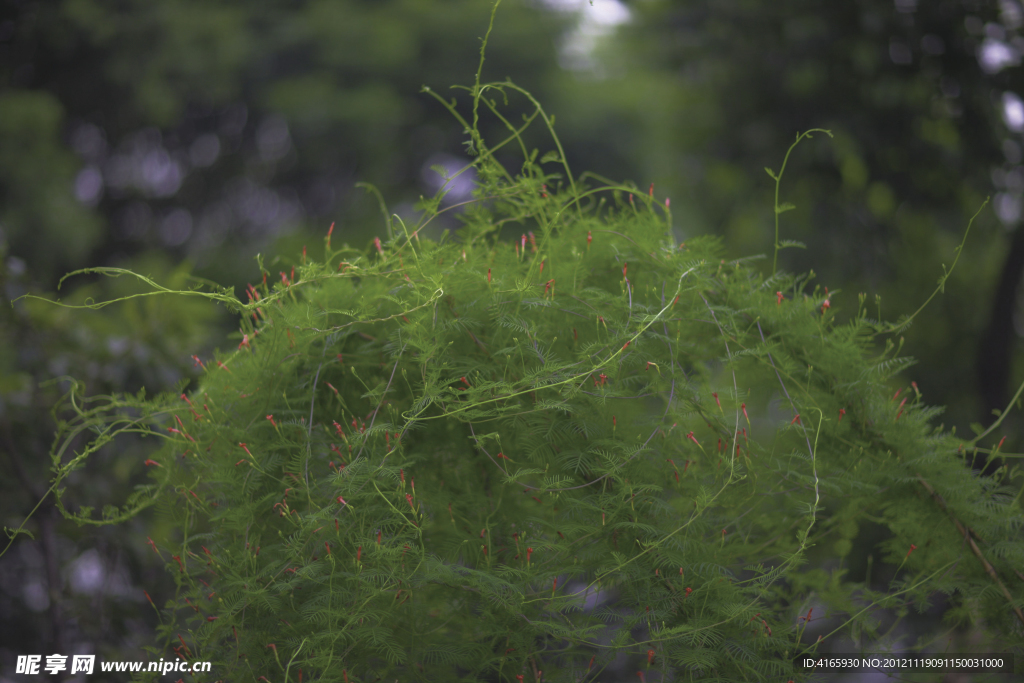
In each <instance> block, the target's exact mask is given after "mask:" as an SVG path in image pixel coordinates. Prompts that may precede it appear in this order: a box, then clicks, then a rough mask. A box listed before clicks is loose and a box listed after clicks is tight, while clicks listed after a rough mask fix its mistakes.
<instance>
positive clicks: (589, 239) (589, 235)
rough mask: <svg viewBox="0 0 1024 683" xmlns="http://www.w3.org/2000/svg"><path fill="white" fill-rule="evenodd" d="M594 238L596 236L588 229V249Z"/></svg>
mask: <svg viewBox="0 0 1024 683" xmlns="http://www.w3.org/2000/svg"><path fill="white" fill-rule="evenodd" d="M593 239H594V236H593V235H591V234H590V231H589V230H587V249H590V242H591V241H592V240H593Z"/></svg>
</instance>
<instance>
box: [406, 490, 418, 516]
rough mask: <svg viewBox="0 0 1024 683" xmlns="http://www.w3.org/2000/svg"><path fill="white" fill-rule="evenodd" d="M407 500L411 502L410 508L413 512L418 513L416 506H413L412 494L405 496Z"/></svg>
mask: <svg viewBox="0 0 1024 683" xmlns="http://www.w3.org/2000/svg"><path fill="white" fill-rule="evenodd" d="M405 499H406V501H408V502H409V507H411V508H412V510H413V512H415V511H416V506H415V505H413V504H412V494H411V493H407V494H405Z"/></svg>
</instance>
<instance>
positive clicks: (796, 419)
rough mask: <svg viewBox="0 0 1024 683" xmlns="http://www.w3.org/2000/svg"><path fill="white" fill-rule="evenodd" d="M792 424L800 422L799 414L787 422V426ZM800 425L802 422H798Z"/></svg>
mask: <svg viewBox="0 0 1024 683" xmlns="http://www.w3.org/2000/svg"><path fill="white" fill-rule="evenodd" d="M794 422H800V414H799V413H797V416H796V417H794V418H793V419H792V420H790V421H789V424H793V423H794ZM800 424H801V425H802V424H803V422H800Z"/></svg>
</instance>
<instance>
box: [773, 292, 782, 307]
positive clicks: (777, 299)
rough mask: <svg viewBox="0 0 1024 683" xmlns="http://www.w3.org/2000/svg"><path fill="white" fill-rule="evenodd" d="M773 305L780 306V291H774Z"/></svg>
mask: <svg viewBox="0 0 1024 683" xmlns="http://www.w3.org/2000/svg"><path fill="white" fill-rule="evenodd" d="M775 305H776V306H781V305H782V292H775Z"/></svg>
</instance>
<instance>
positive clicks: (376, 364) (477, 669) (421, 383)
mask: <svg viewBox="0 0 1024 683" xmlns="http://www.w3.org/2000/svg"><path fill="white" fill-rule="evenodd" d="M485 44H486V39H485ZM470 93H471V95H472V97H473V108H472V111H471V113H470V115H469V116H467V115H466V114H464V113H460V112H459V111H458V110H457V109H456V108H455V106H454V105H449V104H448V103H445V105H446V106H449V108H450V109H451V111H452V113H453V114H455V115H456V116H458V117H459V119H460V121H461V122H462V123H463V124H464V125H465V128H466V131H467V133H468V135H469V139H468V140H467V144H468V145H469V146H470V149H471V150H472V151H473V153H474V155H475V160H474V162H473V166H474V167H475V168H476V171H477V173H478V177H479V179H480V184H479V187H478V189H477V191H476V192H475V198H474V201H473V202H471V203H470V204H468V205H467V206H465V207H463V212H462V213H461V214H460V219H461V220H462V226H461V228H459V230H458V232H457V234H456V235H454V236H453V235H450V234H448V233H445V235H444V236H443V237H442V238H441V239H440V240H437V241H434V240H430V239H427V238H425V237H423V236H422V235H421V234H420V232H421V231H422V229H423V228H424V227H425V226H426V225H428V224H429V223H430V222H431V221H432V220H434V219H435V218H436V217H437V216H438V215H439V214H440V213H441V209H440V208H439V207H440V201H439V198H434V199H433V200H425V201H424V202H423V203H422V206H423V208H424V210H425V215H424V218H423V220H422V221H421V222H420V223H419V224H417V225H415V226H406V225H404V224H403V223H402V221H401V220H394V221H393V222H392V219H390V218H389V219H388V222H387V234H386V235H384V236H382V237H380V238H377V239H375V240H374V243H373V244H372V245H370V246H369V247H367V248H366V249H355V248H352V247H349V246H347V245H343V246H342V247H341V248H335V247H334V246H332V244H331V236H330V235H328V237H327V238H326V240H325V251H324V253H325V260H324V261H323V262H318V261H314V260H312V259H305V258H303V259H302V260H301V261H297V262H296V263H295V265H294V270H292V269H291V268H289V269H287V270H286V271H282V272H279V273H276V274H275V273H273V272H270V271H268V270H267V269H265V268H264V267H263V263H262V261H261V263H260V266H261V270H262V271H263V275H264V278H263V281H262V282H260V283H258V284H257V285H256V286H250V288H249V291H248V296H249V301H248V303H241V302H238V301H235V300H234V299H232V298H231V297H230V296H229V295H227V293H225V292H214V293H208V294H205V296H207V297H209V298H211V299H213V300H217V301H220V302H221V303H224V304H225V305H227V306H228V307H230V308H231V309H232V310H235V311H237V312H238V313H239V314H240V317H241V329H240V331H239V337H238V340H239V345H238V348H237V349H233V350H231V351H230V352H226V353H221V354H219V355H218V356H217V357H216V358H214V359H210V360H207V361H205V366H204V367H205V374H204V376H203V378H202V380H201V382H200V385H199V387H198V389H197V390H195V391H192V392H190V393H188V394H180V395H179V394H178V393H177V392H175V393H174V394H167V395H162V396H160V397H157V398H156V399H146V398H145V397H144V396H143V395H141V394H140V395H139V396H136V397H131V396H119V397H108V398H100V399H94V400H93V401H92V402H91V403H84V402H81V400H80V397H79V396H78V395H77V394H76V393H75V392H72V394H71V395H70V396H69V398H70V399H71V402H69V404H68V406H69V407H71V408H73V409H75V410H76V411H77V418H76V419H75V420H73V421H72V422H69V423H66V424H65V425H63V428H64V432H63V433H62V435H61V437H62V438H58V440H57V442H56V444H55V447H54V451H53V465H54V472H55V484H54V486H55V487H57V488H58V489H59V488H60V487H61V486H63V485H64V482H65V480H66V479H67V478H68V477H69V476H70V475H71V474H72V473H73V472H74V471H75V469H76V468H78V467H81V466H82V464H83V463H84V462H85V460H86V459H87V458H88V456H89V454H90V449H92V448H95V447H97V446H98V445H101V444H102V443H103V442H104V441H106V440H109V439H112V438H115V437H116V436H117V435H118V434H121V433H124V432H132V431H142V432H144V433H149V434H151V435H152V436H155V437H156V438H158V439H160V440H162V441H163V444H162V445H161V446H160V447H159V448H158V449H156V450H155V452H154V453H153V454H152V455H151V456H150V460H147V465H148V466H149V467H150V476H151V479H152V482H151V484H149V485H148V486H145V487H140V488H139V489H138V490H137V492H136V494H135V495H134V496H133V498H132V499H130V500H129V501H127V502H126V503H125V504H124V505H123V506H122V507H121V508H120V509H114V508H112V507H111V508H108V509H106V510H105V511H104V512H103V513H102V514H101V515H100V516H97V515H95V514H94V513H93V511H91V510H87V509H85V508H80V509H78V510H77V511H68V514H69V515H72V516H74V517H75V518H76V519H79V520H80V521H83V522H85V521H88V522H91V523H109V522H114V521H118V520H120V519H122V518H126V517H129V516H131V515H133V514H135V513H136V512H137V511H138V510H140V509H142V508H143V507H144V506H146V505H149V504H152V503H156V504H157V506H158V508H159V509H160V510H161V512H162V513H163V514H166V515H169V516H172V517H173V518H174V519H175V520H176V522H177V524H176V528H177V533H176V534H175V535H172V536H169V537H167V538H162V539H156V540H157V542H158V543H159V545H154V550H156V551H157V552H158V553H160V554H161V557H163V558H164V559H165V560H166V561H167V562H168V567H169V569H170V570H171V572H172V573H173V574H174V576H175V578H176V580H177V582H178V588H179V590H178V594H177V596H176V598H175V600H174V601H173V602H172V603H170V604H168V605H165V606H163V609H162V610H161V614H162V619H163V625H162V626H161V629H160V630H161V634H162V636H163V637H164V639H165V640H166V642H167V644H169V645H171V646H173V647H174V648H175V650H176V651H177V652H178V653H179V654H181V655H182V656H183V657H186V658H188V659H193V658H194V659H199V660H211V661H213V662H214V664H213V676H212V678H223V679H226V680H250V679H252V680H256V679H258V678H259V677H261V676H263V677H266V678H267V679H269V680H279V679H281V678H282V677H283V680H298V677H299V671H300V669H301V670H302V672H303V674H302V675H303V677H304V678H303V680H342V679H347V680H350V681H353V682H355V681H374V680H394V679H396V678H397V679H399V680H434V681H449V680H465V681H471V680H472V681H476V680H481V681H482V680H500V681H514V680H516V679H517V677H518V676H523V677H525V678H526V680H540V678H541V674H540V672H543V678H544V679H545V680H549V681H577V680H581V679H582V678H583V677H585V676H586V675H588V671H589V672H590V674H591V675H594V674H596V673H597V672H599V671H601V670H602V669H604V668H605V667H607V666H608V665H609V664H610V663H611V661H612V660H613V659H614V658H615V657H616V656H617V655H618V654H620V653H626V654H628V655H630V656H632V657H633V658H634V659H635V661H636V662H638V666H640V667H641V668H644V667H646V669H645V670H650V672H651V673H652V675H653V673H654V672H661V674H662V675H663V676H667V675H669V672H674V675H676V676H679V677H680V678H681V679H683V680H784V679H786V678H787V677H788V678H793V679H794V680H798V679H800V678H801V676H802V674H800V673H798V672H796V671H794V669H793V667H792V665H791V663H790V662H791V661H792V659H793V658H794V657H795V656H797V655H798V654H802V653H805V652H809V651H814V650H815V648H816V647H818V645H817V644H816V643H810V642H807V643H805V642H804V641H803V640H802V637H803V635H804V629H805V628H806V623H805V622H802V621H801V620H800V619H799V617H800V616H802V615H803V613H804V612H805V611H806V609H807V605H808V601H809V600H811V599H812V597H814V596H818V599H824V600H826V601H827V602H828V603H829V606H830V609H831V610H832V612H831V613H832V616H833V617H838V618H837V619H836V620H835V624H836V625H835V629H834V630H833V631H831V632H830V633H828V634H826V638H829V639H831V638H834V637H838V636H839V635H844V636H851V635H852V636H854V637H859V634H871V633H874V632H875V629H876V622H875V621H874V620H873V619H872V612H873V611H874V610H875V609H876V608H878V607H880V606H885V607H890V608H895V609H901V608H907V607H909V606H914V607H916V608H923V607H925V606H927V605H928V604H929V603H930V602H931V601H932V599H933V597H932V596H933V595H934V594H935V592H936V591H942V592H943V593H945V594H948V595H949V599H950V600H952V601H954V604H956V605H957V606H958V607H959V608H961V609H962V611H960V612H957V615H958V616H959V617H961V618H963V619H965V620H972V621H976V622H978V621H982V620H983V622H984V623H985V624H986V625H987V627H988V629H989V630H988V632H987V636H988V638H989V639H990V640H991V643H988V645H990V646H991V648H992V650H993V651H994V650H996V649H1005V648H1010V647H1013V648H1017V649H1018V650H1019V649H1020V647H1021V645H1022V642H1021V638H1020V635H1019V629H1015V627H1014V625H1013V621H1012V620H1013V619H1014V611H1013V610H1014V609H1015V610H1017V611H1019V610H1020V607H1021V606H1022V605H1024V601H1022V600H1021V598H1020V597H1015V598H1012V603H1011V604H1008V602H1010V601H1009V600H1008V599H1007V597H1008V596H1007V595H1005V592H1006V589H1005V588H1003V589H1002V592H1001V591H1000V590H999V587H1002V586H1003V583H1002V581H1001V580H999V579H996V580H994V579H993V578H992V577H991V575H990V574H987V573H986V570H985V568H984V567H983V566H982V565H981V564H980V563H978V562H976V561H975V558H974V557H969V556H968V557H964V555H963V552H964V551H963V547H964V539H963V537H962V536H961V535H960V534H959V533H958V531H957V524H961V523H962V524H963V525H966V526H967V527H969V528H970V529H971V530H972V532H973V533H974V534H975V535H976V537H977V538H979V539H984V545H985V548H986V549H987V550H988V555H987V561H988V562H990V563H991V566H992V567H994V569H993V571H994V572H995V573H996V575H997V576H1004V577H1006V576H1009V575H1010V572H1011V570H1012V569H1013V567H1014V566H1020V562H1021V560H1022V559H1024V543H1021V541H1020V519H1021V517H1020V513H1019V503H1018V500H1017V499H1015V498H1014V494H1013V492H1012V491H1010V490H1009V489H1008V488H1007V487H1006V486H1004V485H1002V483H1001V482H1002V481H1003V479H999V478H996V479H987V478H986V479H982V478H979V477H976V476H971V474H970V470H969V469H967V468H966V467H965V464H964V460H963V457H962V454H961V449H960V445H961V442H959V441H957V440H956V439H955V438H954V437H953V436H952V435H950V434H946V433H944V432H942V431H941V430H939V429H936V428H935V427H934V426H933V425H932V424H931V422H930V420H931V419H932V418H933V417H934V416H935V415H936V414H937V411H936V410H934V409H931V408H928V407H927V406H925V405H924V404H923V403H922V401H921V398H920V394H918V393H917V392H916V391H911V390H910V389H907V390H905V391H904V392H903V393H902V395H903V396H904V398H903V400H902V402H899V401H898V398H899V397H898V396H897V397H893V396H892V395H891V389H890V387H889V385H888V384H887V383H886V382H887V380H888V379H889V378H890V377H892V376H893V374H894V373H896V372H897V371H898V370H900V369H902V368H903V367H905V366H906V364H907V362H908V361H907V360H906V359H903V358H900V357H898V356H897V352H898V346H896V345H893V344H890V345H889V346H888V347H887V349H886V351H885V352H884V353H883V354H881V355H880V356H873V355H871V353H870V352H869V350H870V348H871V342H872V340H873V339H874V338H875V337H876V336H877V335H878V334H879V333H880V331H881V330H885V329H888V328H887V327H886V326H884V325H882V324H881V323H879V322H876V321H872V320H870V319H868V317H867V312H866V308H865V307H863V306H861V307H859V308H858V310H857V313H856V315H853V316H852V317H851V320H850V321H849V322H848V323H846V324H839V323H837V322H836V320H835V306H834V305H833V303H832V302H833V300H836V301H837V302H838V301H842V299H841V298H837V297H839V293H838V292H836V291H832V292H829V291H828V290H827V289H826V290H825V291H823V292H822V291H820V289H819V288H817V287H815V288H811V286H810V284H809V282H810V278H809V277H806V276H793V275H789V274H785V273H774V274H771V275H770V276H769V277H765V276H764V275H762V274H760V272H759V271H757V270H755V269H754V268H752V267H751V265H750V263H749V262H748V261H746V260H740V261H729V262H727V261H725V260H723V259H722V258H721V249H720V246H719V244H718V242H717V241H716V240H715V239H712V238H697V239H692V240H688V241H687V242H686V243H685V244H677V243H676V240H675V239H674V238H673V234H672V229H671V213H670V211H669V203H668V201H667V200H666V201H665V202H664V205H663V204H662V203H661V202H660V201H656V200H655V199H654V196H653V188H652V190H651V191H649V192H644V191H642V190H640V189H638V188H636V187H634V186H630V185H617V184H609V183H597V182H596V181H595V180H593V179H590V180H588V179H587V178H586V177H585V176H583V177H580V178H574V177H573V176H572V174H571V173H570V171H569V168H568V165H567V164H566V163H565V162H564V158H565V155H564V154H563V153H562V151H561V150H559V151H558V153H557V154H556V155H555V156H547V155H545V156H542V157H540V159H541V161H539V162H538V161H536V159H537V158H538V156H539V155H538V154H537V153H536V152H535V151H531V150H529V149H528V148H527V146H526V145H525V144H524V143H523V141H522V137H521V133H522V129H523V128H525V127H526V126H528V125H529V124H530V123H531V122H533V121H535V120H539V121H541V122H543V123H545V124H546V125H547V127H548V129H549V130H550V131H551V132H552V133H553V130H554V129H553V120H552V119H551V117H549V116H548V115H547V114H546V113H545V112H544V111H543V109H542V108H541V107H540V105H539V104H537V103H536V102H535V101H534V100H533V99H532V97H530V96H529V95H528V94H527V93H525V92H523V91H522V90H521V89H519V88H518V87H516V86H515V85H513V84H512V83H511V82H508V81H506V82H502V83H491V84H480V82H479V75H478V78H477V83H476V85H474V87H472V88H470ZM516 96H524V97H526V98H527V99H528V100H529V101H530V102H532V103H533V104H534V105H535V111H534V114H533V116H530V117H528V118H527V120H526V121H525V123H523V124H522V126H521V127H520V126H519V124H517V123H514V122H512V121H507V120H506V121H504V123H505V125H506V126H507V129H508V131H509V135H508V137H507V138H505V139H504V140H503V141H501V142H499V143H497V144H495V145H494V146H489V144H488V142H487V141H486V140H485V139H484V138H483V137H482V136H481V135H480V134H479V129H478V127H477V121H478V117H480V116H483V115H486V114H488V113H490V114H493V115H494V116H496V117H498V118H499V120H502V119H501V114H500V109H499V106H498V105H499V101H501V100H504V98H506V97H516ZM492 98H493V99H492ZM438 99H440V98H438ZM463 117H465V118H463ZM513 145H519V146H520V149H521V152H522V155H523V159H524V161H523V164H522V167H521V170H520V171H519V172H518V173H513V172H512V171H510V170H508V169H506V168H505V167H503V166H502V165H500V164H499V163H498V161H497V160H496V158H495V154H494V153H495V152H496V151H497V150H499V149H501V148H503V147H505V146H513ZM556 145H557V138H556ZM780 175H781V174H780ZM442 192H443V190H442ZM776 206H779V205H778V204H776ZM781 208H784V205H783V207H781ZM449 210H450V209H449ZM778 212H779V209H777V213H778ZM508 236H512V237H513V239H512V240H508V239H507V237H508ZM776 244H777V245H779V246H784V245H782V243H780V242H779V241H778V239H776ZM150 294H153V295H157V294H160V295H163V294H165V292H163V291H159V290H157V291H153V292H150ZM189 294H191V295H197V294H198V295H203V294H202V293H201V292H199V291H198V290H192V291H190V292H189ZM93 406H94V407H93ZM90 429H91V430H93V432H94V433H95V436H94V438H93V441H92V445H91V446H85V447H82V446H81V445H78V446H77V448H76V450H75V455H73V456H72V455H70V449H69V448H68V446H69V444H70V443H71V441H70V439H67V438H63V437H64V436H65V435H74V434H79V433H82V432H83V431H84V430H90ZM1004 476H1009V473H1004ZM951 516H952V517H953V518H955V519H956V520H957V522H956V523H954V522H953V521H951V519H950V517H951ZM865 518H871V519H873V520H879V521H881V522H882V523H884V524H885V525H886V526H887V527H888V529H889V530H890V532H891V536H890V537H889V538H888V539H887V540H886V541H885V543H884V548H885V561H886V562H888V563H889V564H891V565H893V569H894V572H895V573H894V574H893V576H892V578H891V580H890V581H888V583H887V585H885V586H884V587H883V588H882V589H881V590H875V589H874V586H873V585H872V584H871V582H870V581H868V580H865V581H854V580H852V579H850V578H849V577H848V576H847V573H846V570H845V569H842V568H832V569H827V568H825V567H822V566H814V567H813V568H811V569H807V568H806V565H807V564H808V562H809V560H810V559H811V558H812V557H814V558H816V559H820V558H821V557H822V556H821V555H820V554H818V555H815V553H816V552H818V551H817V549H820V548H827V549H828V550H827V551H826V555H825V556H831V552H832V551H831V548H833V547H837V548H842V547H846V548H849V543H850V539H852V538H854V537H856V535H857V533H858V527H857V525H858V522H859V521H860V520H862V519H865ZM844 543H845V544H846V545H845V546H844V545H843V544H844ZM911 550H914V552H909V551H911ZM841 554H842V553H841V552H840V555H841ZM1011 607H1012V609H1011ZM153 652H154V654H157V655H158V656H163V653H162V652H159V651H157V650H154V651H153ZM339 670H340V671H342V674H341V676H339V674H338V672H339ZM212 678H211V680H212Z"/></svg>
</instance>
